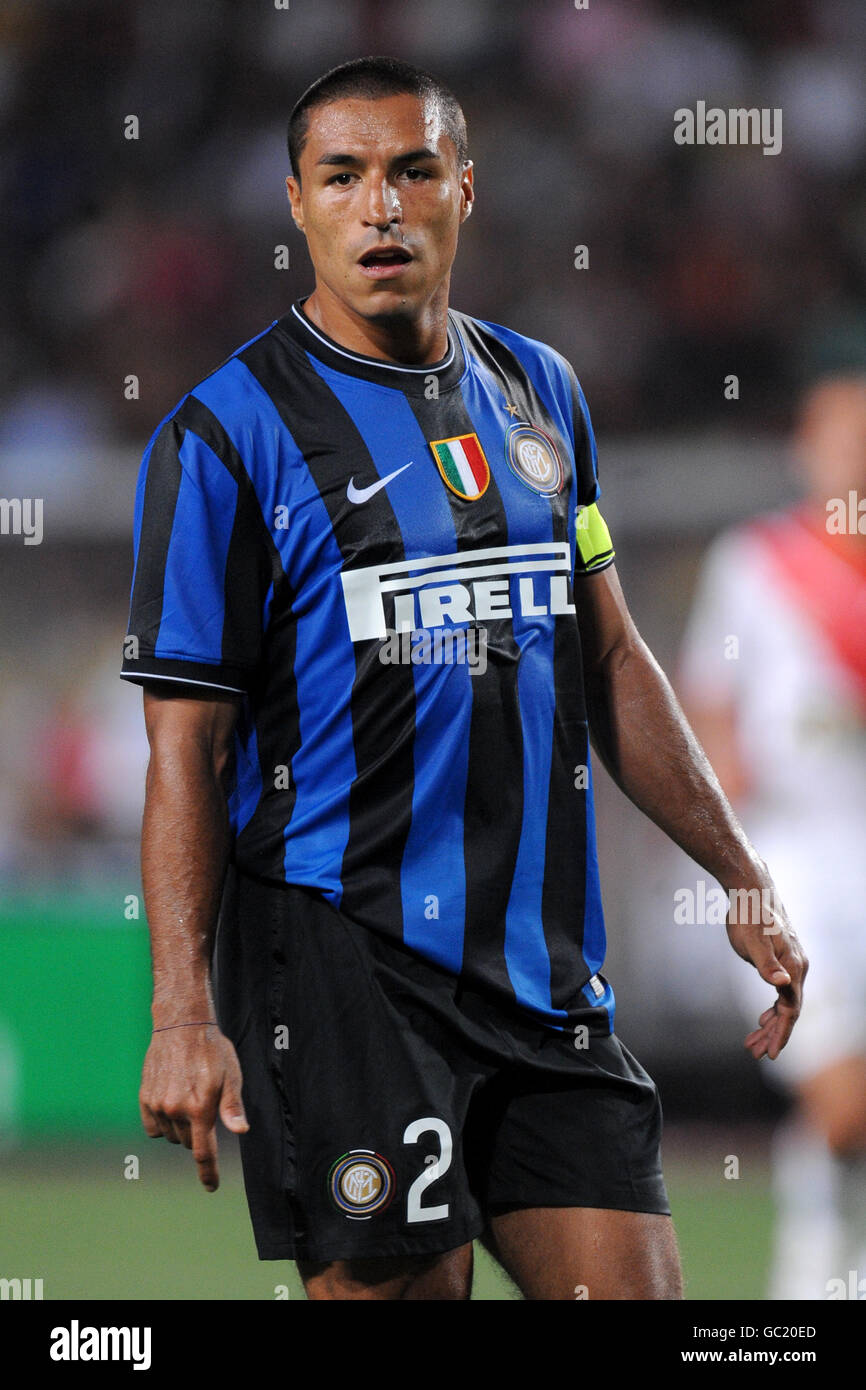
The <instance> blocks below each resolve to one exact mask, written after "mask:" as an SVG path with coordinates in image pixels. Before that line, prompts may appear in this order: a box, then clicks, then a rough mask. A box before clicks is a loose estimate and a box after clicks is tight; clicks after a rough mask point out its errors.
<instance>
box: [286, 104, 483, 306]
mask: <svg viewBox="0 0 866 1390" xmlns="http://www.w3.org/2000/svg"><path fill="white" fill-rule="evenodd" d="M299 163H300V174H301V184H300V186H299V185H298V181H297V180H296V179H294V178H291V177H290V178H288V179H287V180H286V186H287V188H288V191H289V198H290V200H291V205H292V216H293V218H294V220H295V223H296V225H297V226H298V227H299V228H300V230H301V231H302V232H303V233H304V235H305V236H306V238H307V247H308V249H309V252H310V257H311V259H312V262H313V266H314V268H315V271H316V284H317V287H319V286H321V285H325V286H327V288H328V289H329V290H330V291H331V293H332V294H333V295H335V296H336V298H337V299H339V300H340V301H342V303H343V304H344V305H345V306H346V307H347V308H348V309H350V310H351V311H353V312H354V313H357V314H359V315H360V316H362V317H363V318H367V319H387V318H389V317H403V318H409V319H412V318H414V317H415V316H417V315H418V314H419V313H420V311H421V310H422V309H423V308H424V307H425V306H426V305H427V304H428V303H429V302H430V301H431V300H432V299H433V298H434V296H435V295H436V292H437V290H441V289H442V288H443V287H444V291H445V295H446V299H447V287H448V280H449V275H450V270H451V264H452V262H453V260H454V255H455V252H456V250H457V234H458V229H459V227H460V223H461V222H463V221H464V219H465V218H466V217H467V216H468V214H469V209H470V207H471V204H472V196H473V194H472V168H471V165H468V166H467V167H466V168H465V169H458V167H457V153H456V150H455V147H454V142H453V141H452V139H451V137H450V136H449V135H447V134H446V133H445V131H444V130H443V129H442V125H441V121H440V118H439V114H438V112H437V109H436V106H435V104H434V103H432V102H425V101H422V100H420V99H419V98H418V97H415V96H412V95H411V94H408V93H407V94H405V95H400V96H393V97H382V98H379V99H376V100H368V99H366V98H359V97H350V98H346V99H345V100H342V101H335V102H332V103H330V104H329V105H327V106H318V107H314V108H313V110H312V111H311V112H310V113H309V128H308V134H307V140H306V144H305V145H304V149H303V153H302V154H301V157H300V161H299Z"/></svg>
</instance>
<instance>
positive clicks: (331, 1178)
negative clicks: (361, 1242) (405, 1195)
mask: <svg viewBox="0 0 866 1390" xmlns="http://www.w3.org/2000/svg"><path fill="white" fill-rule="evenodd" d="M394 1183H395V1178H394V1170H393V1168H392V1167H391V1165H390V1163H389V1162H388V1160H387V1159H386V1158H383V1157H382V1155H381V1154H377V1153H374V1152H373V1150H372V1149H350V1150H349V1152H348V1153H345V1154H343V1155H342V1157H341V1158H338V1159H337V1161H336V1163H335V1164H334V1165H333V1167H332V1168H331V1171H330V1173H329V1174H328V1189H329V1191H330V1193H331V1197H332V1198H333V1200H334V1203H335V1204H336V1206H338V1207H339V1209H340V1211H342V1212H345V1214H346V1215H347V1216H348V1217H349V1218H350V1219H351V1220H353V1221H366V1219H367V1218H368V1217H369V1216H371V1215H372V1214H373V1212H374V1211H383V1210H384V1209H385V1207H387V1206H388V1204H389V1202H390V1201H391V1198H392V1197H393V1196H394Z"/></svg>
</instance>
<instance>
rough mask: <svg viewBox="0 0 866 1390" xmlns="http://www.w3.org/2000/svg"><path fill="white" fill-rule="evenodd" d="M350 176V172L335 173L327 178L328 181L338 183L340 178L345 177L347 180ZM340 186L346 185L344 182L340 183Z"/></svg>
mask: <svg viewBox="0 0 866 1390" xmlns="http://www.w3.org/2000/svg"><path fill="white" fill-rule="evenodd" d="M351 177H352V175H351V174H348V173H342V174H335V175H334V177H333V178H331V179H328V183H340V180H341V179H346V180H348V179H350V178H351ZM340 187H341V188H345V187H346V185H345V183H342V184H340Z"/></svg>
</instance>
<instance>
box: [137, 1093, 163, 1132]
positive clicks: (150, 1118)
mask: <svg viewBox="0 0 866 1390" xmlns="http://www.w3.org/2000/svg"><path fill="white" fill-rule="evenodd" d="M138 1108H139V1110H140V1112H141V1123H142V1125H143V1126H144V1132H145V1134H149V1135H150V1137H151V1139H161V1138H162V1126H161V1125H160V1123H159V1121H158V1120H157V1118H156V1115H155V1114H154V1113H153V1111H152V1110H151V1108H150V1106H149V1105H148V1104H147V1102H146V1101H143V1100H142V1099H141V1097H139V1101H138Z"/></svg>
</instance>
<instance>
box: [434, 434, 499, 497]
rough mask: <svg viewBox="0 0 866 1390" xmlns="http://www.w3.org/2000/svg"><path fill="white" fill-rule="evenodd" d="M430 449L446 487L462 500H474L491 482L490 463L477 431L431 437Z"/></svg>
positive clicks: (481, 494)
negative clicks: (439, 437) (474, 432)
mask: <svg viewBox="0 0 866 1390" xmlns="http://www.w3.org/2000/svg"><path fill="white" fill-rule="evenodd" d="M430 448H431V449H432V450H433V457H434V458H435V460H436V467H437V468H438V469H439V472H440V473H441V474H442V478H443V480H444V482H445V485H446V487H449V488H450V489H451V491H452V492H453V493H455V494H456V495H457V496H458V497H461V498H462V499H463V501H464V502H475V501H476V500H477V499H478V498H479V497H481V496H483V494H484V493H485V492H486V491H487V484H488V483H489V482H490V464H489V463H488V462H487V459H486V458H485V457H484V450H483V449H482V447H481V444H480V442H479V439H478V435H477V434H457V435H454V436H453V437H452V438H451V439H434V440H432V441H431V443H430Z"/></svg>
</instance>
